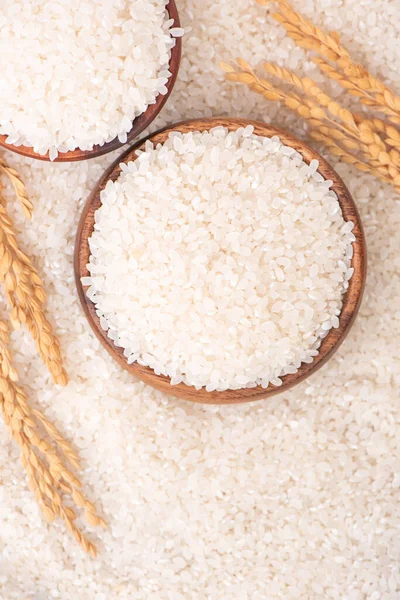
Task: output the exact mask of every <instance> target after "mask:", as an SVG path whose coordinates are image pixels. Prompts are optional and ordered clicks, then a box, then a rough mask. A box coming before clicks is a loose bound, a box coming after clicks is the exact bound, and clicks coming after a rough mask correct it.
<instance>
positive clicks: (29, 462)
mask: <svg viewBox="0 0 400 600" xmlns="http://www.w3.org/2000/svg"><path fill="white" fill-rule="evenodd" d="M8 343H9V335H8V329H7V326H6V325H5V323H4V322H2V321H0V408H1V411H2V413H3V418H4V422H5V423H6V425H7V427H8V428H9V430H10V432H11V435H12V437H13V439H14V440H15V441H16V442H17V444H18V445H19V447H20V449H21V461H22V464H23V466H24V468H25V470H26V472H27V475H28V485H29V487H30V489H31V490H32V491H33V492H34V494H35V497H36V500H37V502H38V504H39V506H40V508H41V510H42V512H43V514H44V516H45V518H46V519H47V520H49V521H52V520H54V519H55V518H56V517H59V518H61V519H62V520H63V521H64V523H65V525H66V527H67V529H68V530H69V531H71V533H72V534H73V535H74V537H75V538H76V540H77V541H78V542H79V543H80V544H81V546H82V548H83V549H84V550H85V552H88V553H90V554H91V555H92V556H96V548H95V546H94V545H93V544H92V542H90V541H89V540H88V539H87V538H86V537H85V535H84V534H83V533H82V532H81V530H80V529H79V527H77V525H76V524H75V522H74V521H75V519H76V512H75V511H74V510H73V509H72V508H70V507H68V506H66V505H65V501H64V498H63V493H65V494H67V495H69V496H71V498H72V500H73V502H74V503H75V505H76V506H77V507H81V508H82V509H83V510H84V513H85V516H86V519H87V521H88V523H89V524H90V525H92V526H102V527H104V526H105V522H104V520H103V519H102V518H101V517H99V516H98V515H97V513H96V509H95V506H94V505H93V503H91V502H90V501H89V500H88V499H87V498H86V497H85V496H84V494H83V493H82V492H81V490H80V488H81V482H80V480H79V479H78V478H77V477H76V476H75V475H74V474H73V473H72V471H71V470H70V469H69V468H68V467H67V466H66V464H65V463H64V461H63V460H62V459H61V458H60V453H63V454H64V456H66V458H67V459H68V461H69V462H70V463H71V464H79V459H78V457H77V455H76V453H75V452H74V451H73V449H72V448H71V445H70V444H69V442H67V441H66V440H65V439H64V438H63V436H62V435H61V434H60V432H59V431H58V430H57V428H56V427H55V426H54V425H52V424H51V423H50V421H49V420H48V419H47V418H46V417H44V415H43V413H41V412H40V411H38V410H35V409H32V408H31V406H30V404H29V402H28V399H27V396H26V394H25V392H24V391H23V389H22V388H21V387H20V386H19V385H18V384H17V383H16V380H17V378H18V376H17V373H16V371H15V370H13V377H11V375H10V372H11V371H10V365H11V353H10V351H9V348H8ZM40 426H43V429H44V430H45V431H46V432H47V433H48V434H49V435H50V439H51V441H52V442H53V443H54V444H55V445H54V446H53V445H52V443H51V442H50V441H48V440H46V439H45V437H44V436H43V435H41V434H40Z"/></svg>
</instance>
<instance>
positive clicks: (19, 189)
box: [0, 159, 33, 219]
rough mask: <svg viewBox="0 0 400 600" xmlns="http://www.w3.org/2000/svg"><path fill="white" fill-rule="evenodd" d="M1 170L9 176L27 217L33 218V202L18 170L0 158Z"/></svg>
mask: <svg viewBox="0 0 400 600" xmlns="http://www.w3.org/2000/svg"><path fill="white" fill-rule="evenodd" d="M0 170H1V171H2V172H3V173H4V174H5V175H7V176H8V177H9V179H10V181H11V183H12V185H13V187H14V190H15V194H16V196H17V198H18V200H19V201H20V203H21V206H22V210H23V212H24V215H25V216H26V217H27V219H31V218H32V213H33V204H32V202H31V201H30V200H29V198H28V193H27V191H26V187H25V184H24V182H23V181H22V179H21V178H20V176H19V175H18V173H17V171H16V170H15V169H13V168H12V167H9V166H8V165H7V163H6V162H5V161H4V160H2V159H0Z"/></svg>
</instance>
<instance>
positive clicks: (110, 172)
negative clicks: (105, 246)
mask: <svg viewBox="0 0 400 600" xmlns="http://www.w3.org/2000/svg"><path fill="white" fill-rule="evenodd" d="M247 125H253V126H254V133H256V134H257V135H263V136H267V137H272V136H274V135H278V136H279V138H280V139H281V141H282V142H283V143H284V144H286V145H288V146H291V147H294V148H296V150H298V151H299V152H300V153H301V154H302V155H303V158H304V160H305V161H306V162H307V163H309V162H310V161H311V160H312V159H317V160H318V161H319V167H318V171H319V172H320V173H321V174H322V175H323V176H324V178H325V179H331V180H332V181H333V185H332V187H331V189H332V190H333V191H335V192H336V194H337V196H338V199H339V202H340V205H341V208H342V212H343V217H344V219H345V220H346V221H347V220H351V221H352V222H353V223H354V229H353V233H354V235H355V237H356V241H355V242H354V243H353V249H354V255H353V258H352V263H351V264H352V267H353V268H354V274H353V277H352V278H351V280H350V283H349V288H348V290H347V292H346V294H345V295H344V297H343V307H342V312H341V314H340V317H339V319H340V324H339V327H338V328H337V329H331V330H330V331H329V333H328V335H327V336H326V337H325V338H324V339H323V340H322V342H321V346H320V348H319V354H318V356H316V357H315V359H314V360H313V362H312V363H310V364H305V363H303V364H302V365H301V367H300V369H299V370H298V371H297V373H294V374H289V375H285V376H283V377H282V381H283V384H282V385H281V386H279V387H275V386H272V385H270V386H269V387H268V388H266V389H264V388H262V387H261V386H257V387H255V388H244V389H240V390H226V391H224V392H207V391H205V389H204V388H202V389H201V390H196V389H195V388H194V387H191V386H188V385H186V384H184V383H180V384H178V385H173V386H172V385H171V384H170V379H169V378H168V377H165V376H163V375H156V374H155V373H154V371H153V370H152V369H150V368H149V367H143V366H141V365H138V364H137V363H133V364H132V365H128V364H127V362H126V358H125V357H124V356H123V350H122V349H121V348H119V347H116V346H115V345H114V343H113V341H112V340H111V339H110V338H109V337H108V336H107V333H106V332H105V331H103V330H102V329H101V327H100V319H99V317H98V316H97V314H96V311H95V305H94V304H93V302H91V300H89V298H87V296H86V293H85V290H86V289H87V286H82V283H81V277H87V276H88V275H89V272H88V270H87V267H86V265H87V263H88V262H89V256H90V251H89V244H88V238H89V237H90V235H91V234H92V231H93V225H94V213H95V211H96V210H97V208H98V207H99V206H100V204H101V202H100V192H101V191H102V190H103V189H104V187H105V185H106V183H107V181H108V180H109V179H111V180H112V181H115V180H116V179H117V178H118V177H119V174H120V172H121V170H120V167H119V165H120V163H123V162H128V161H129V160H135V158H136V156H135V152H136V150H138V149H139V148H140V147H141V146H143V144H144V143H145V142H146V141H147V140H150V141H152V142H153V143H155V144H157V143H163V142H164V141H165V139H166V137H167V136H168V134H169V133H170V132H173V131H205V130H208V129H210V128H212V127H217V126H224V127H227V128H229V129H230V130H236V129H237V128H239V127H245V126H247ZM74 264H75V280H76V286H77V291H78V296H79V299H80V302H81V304H82V307H83V310H84V312H85V314H86V317H87V319H88V321H89V324H90V326H91V328H92V329H93V331H94V333H95V334H96V336H97V337H98V339H99V340H100V342H101V343H102V345H103V346H104V347H105V348H106V350H107V351H108V352H109V353H110V354H111V355H112V356H113V357H114V359H116V360H117V362H118V363H119V364H120V365H121V366H122V367H123V368H124V369H126V370H127V371H129V372H130V373H132V374H133V375H135V376H136V377H138V378H139V379H141V380H142V381H144V382H145V383H147V384H149V385H151V386H153V387H154V388H156V389H158V390H161V391H163V392H165V393H167V394H169V395H172V396H176V397H179V398H184V399H186V400H190V401H192V402H201V403H205V404H235V403H242V402H251V401H254V400H258V399H262V398H267V397H270V396H273V395H275V394H280V393H282V392H284V391H287V390H289V389H290V388H291V387H293V386H294V385H296V384H297V383H300V382H301V381H303V380H304V379H305V378H306V377H308V376H309V375H311V374H312V373H315V372H316V371H317V370H318V369H319V368H320V367H322V366H323V365H324V364H325V363H326V362H327V361H328V360H329V358H330V357H331V356H332V354H333V353H334V352H335V351H336V350H337V349H338V348H339V346H340V344H341V343H342V342H343V340H344V339H345V337H346V335H347V334H348V332H349V330H350V328H351V326H352V324H353V322H354V319H355V317H356V315H357V312H358V309H359V307H360V304H361V300H362V295H363V291H364V286H365V278H366V246H365V238H364V232H363V228H362V223H361V220H360V216H359V213H358V210H357V207H356V205H355V203H354V200H353V198H352V197H351V195H350V193H349V191H348V190H347V188H346V186H345V185H344V183H343V181H342V179H341V178H340V177H339V175H338V174H337V173H336V171H334V169H333V168H332V167H331V166H330V165H329V163H328V162H327V161H326V160H325V159H324V158H322V157H321V156H320V155H319V154H318V153H317V152H316V151H315V150H313V149H312V148H310V147H309V146H308V145H307V144H305V143H303V142H302V141H300V140H298V139H297V138H296V137H294V136H293V135H291V134H289V133H287V132H285V131H283V130H281V129H278V128H276V127H274V126H272V125H267V124H266V123H261V122H257V121H252V120H248V119H238V118H229V117H214V118H206V119H194V120H186V121H181V122H179V123H176V124H174V125H172V126H169V127H164V128H163V129H160V130H159V131H157V132H155V133H154V134H152V135H149V136H148V137H146V138H145V139H143V140H140V141H139V142H138V143H137V144H135V146H133V147H132V148H130V149H128V150H127V151H126V152H124V153H123V154H122V155H121V156H120V157H119V158H118V159H117V160H116V161H115V162H114V163H113V164H112V165H111V166H110V168H109V169H107V171H106V172H105V173H104V174H103V176H102V177H101V178H100V180H99V181H98V183H97V184H96V186H95V188H94V190H93V192H92V193H91V195H90V196H89V198H88V200H87V202H86V205H85V207H84V209H83V213H82V216H81V220H80V223H79V227H78V231H77V236H76V243H75V260H74Z"/></svg>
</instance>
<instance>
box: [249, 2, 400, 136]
mask: <svg viewBox="0 0 400 600" xmlns="http://www.w3.org/2000/svg"><path fill="white" fill-rule="evenodd" d="M274 1H276V2H277V3H278V8H279V12H275V13H273V14H272V16H273V18H274V19H275V20H276V21H278V22H279V23H280V24H281V25H282V26H283V27H284V28H285V30H286V32H287V33H288V35H289V36H290V37H291V38H292V39H293V40H294V41H295V43H296V44H297V45H298V46H300V47H301V48H304V49H306V50H311V51H314V52H316V53H317V54H319V55H320V57H321V56H322V57H323V58H320V57H314V58H313V60H314V62H315V63H316V64H317V65H318V66H319V67H320V69H321V70H322V71H323V72H324V73H325V74H326V75H328V77H330V78H331V79H333V80H335V81H337V82H338V83H340V85H342V87H344V88H345V89H346V90H347V91H348V92H349V94H351V95H353V96H357V97H358V98H359V100H360V102H361V103H362V104H364V105H366V106H369V107H371V108H375V109H377V110H379V111H380V112H383V113H385V114H386V115H387V117H388V118H389V119H390V120H391V121H392V122H393V123H395V124H396V125H398V124H400V97H399V96H396V95H395V94H394V93H393V92H392V90H391V89H390V88H388V87H387V86H385V85H384V84H383V83H382V82H381V81H380V80H379V79H378V78H377V77H375V76H373V75H372V74H371V73H369V71H367V69H365V68H364V67H363V66H362V65H360V64H358V63H355V62H354V61H353V60H352V59H351V56H350V55H349V53H348V52H347V50H346V49H345V48H344V47H343V46H342V45H341V44H340V38H339V35H338V33H337V32H330V33H325V32H324V31H322V30H321V29H319V28H318V27H315V26H314V25H313V24H312V23H310V21H308V20H307V19H305V18H304V17H303V16H302V15H301V14H300V13H298V12H297V11H296V10H295V9H294V8H293V7H292V6H291V5H290V4H289V2H288V1H287V0H274ZM257 2H258V3H259V4H261V5H267V4H268V3H269V2H270V0H257ZM329 61H330V62H334V63H336V65H337V67H338V68H335V67H334V66H332V65H331V64H330V62H329Z"/></svg>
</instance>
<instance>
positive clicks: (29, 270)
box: [0, 194, 68, 385]
mask: <svg viewBox="0 0 400 600" xmlns="http://www.w3.org/2000/svg"><path fill="white" fill-rule="evenodd" d="M0 281H2V282H3V285H4V289H5V294H6V298H7V301H8V303H9V305H10V307H11V315H10V319H11V323H12V325H13V327H14V328H15V329H18V328H19V327H20V326H21V325H22V324H25V325H26V326H27V328H28V330H29V332H30V333H31V335H32V337H33V339H34V340H35V342H36V345H37V347H38V350H39V353H40V355H41V357H42V360H43V362H44V363H45V365H46V366H47V368H48V369H49V371H50V373H51V374H52V376H53V380H54V382H55V383H57V384H59V385H66V384H67V382H68V378H67V374H66V372H65V370H64V367H63V364H62V358H61V352H60V345H59V342H58V340H57V338H56V336H55V335H54V333H53V329H52V327H51V325H50V323H49V321H48V319H47V318H46V315H45V313H44V303H45V300H46V295H45V292H44V290H43V284H42V281H41V279H40V277H39V275H38V273H37V271H36V269H35V268H34V266H33V264H32V262H31V260H30V258H29V257H28V256H27V255H26V254H25V253H24V252H22V251H21V250H20V248H19V246H18V243H17V239H16V233H15V228H14V224H13V221H12V220H11V218H10V217H9V215H8V214H7V211H6V207H5V201H4V197H3V196H2V195H1V194H0Z"/></svg>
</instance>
